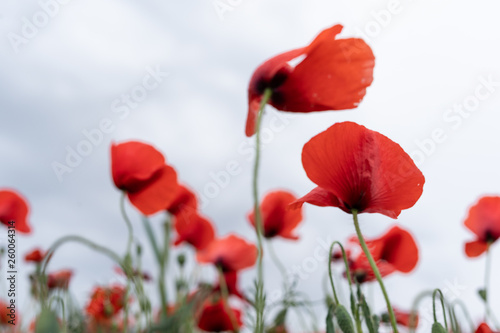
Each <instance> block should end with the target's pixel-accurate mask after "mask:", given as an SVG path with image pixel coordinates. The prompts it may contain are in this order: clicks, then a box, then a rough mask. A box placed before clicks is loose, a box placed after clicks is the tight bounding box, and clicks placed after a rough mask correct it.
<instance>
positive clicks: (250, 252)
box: [196, 235, 257, 272]
mask: <svg viewBox="0 0 500 333" xmlns="http://www.w3.org/2000/svg"><path fill="white" fill-rule="evenodd" d="M196 258H197V260H198V262H200V263H212V264H214V265H216V266H218V267H220V268H221V269H222V270H223V271H224V272H230V271H239V270H242V269H245V268H249V267H251V266H253V265H254V264H255V262H256V260H257V247H256V246H255V245H254V244H251V243H248V242H247V241H246V240H244V239H243V238H240V237H238V236H236V235H229V236H226V237H224V238H220V239H216V240H214V241H213V242H211V243H210V244H209V245H208V246H207V247H205V248H204V249H203V250H201V251H198V253H197V254H196Z"/></svg>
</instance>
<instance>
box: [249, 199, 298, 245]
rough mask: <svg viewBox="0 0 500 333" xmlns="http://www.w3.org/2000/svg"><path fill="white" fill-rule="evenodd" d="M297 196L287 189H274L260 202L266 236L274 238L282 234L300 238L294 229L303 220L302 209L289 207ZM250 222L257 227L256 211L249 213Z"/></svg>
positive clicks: (289, 237) (290, 237) (285, 236)
mask: <svg viewBox="0 0 500 333" xmlns="http://www.w3.org/2000/svg"><path fill="white" fill-rule="evenodd" d="M295 200H297V198H296V197H295V196H294V195H293V194H291V193H290V192H287V191H274V192H270V193H268V194H267V195H266V196H265V197H264V198H263V199H262V203H261V204H260V213H261V217H262V225H263V227H264V237H266V238H272V237H275V236H281V237H283V238H288V239H298V238H299V237H298V236H296V235H294V234H293V229H295V227H297V225H298V224H299V223H300V222H301V221H302V212H301V211H300V210H298V209H297V210H291V209H289V208H288V206H289V205H290V203H292V202H294V201H295ZM248 219H249V221H250V223H251V224H252V225H253V226H254V227H255V221H254V211H252V212H251V213H250V214H249V215H248Z"/></svg>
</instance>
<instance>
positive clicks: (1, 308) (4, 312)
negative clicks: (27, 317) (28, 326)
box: [0, 300, 11, 325]
mask: <svg viewBox="0 0 500 333" xmlns="http://www.w3.org/2000/svg"><path fill="white" fill-rule="evenodd" d="M8 307H9V305H8V304H7V303H6V302H4V301H2V300H0V325H7V324H8V323H9V320H11V318H10V317H9V309H8Z"/></svg>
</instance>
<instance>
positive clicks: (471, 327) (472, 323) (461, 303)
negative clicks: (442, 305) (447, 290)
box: [449, 299, 476, 332]
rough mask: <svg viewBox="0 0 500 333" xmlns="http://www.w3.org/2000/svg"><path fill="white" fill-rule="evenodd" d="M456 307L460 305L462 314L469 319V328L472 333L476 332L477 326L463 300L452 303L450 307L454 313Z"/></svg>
mask: <svg viewBox="0 0 500 333" xmlns="http://www.w3.org/2000/svg"><path fill="white" fill-rule="evenodd" d="M456 305H458V306H459V307H460V309H462V313H463V314H464V315H465V318H466V319H467V323H468V324H469V326H470V329H471V332H474V331H475V330H476V327H475V325H474V321H473V320H472V317H471V316H470V313H469V311H467V307H466V306H465V304H464V303H463V302H462V301H461V300H459V299H457V300H455V301H453V303H451V304H450V305H449V307H450V308H451V309H453V311H455V307H456Z"/></svg>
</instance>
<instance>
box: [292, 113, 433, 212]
mask: <svg viewBox="0 0 500 333" xmlns="http://www.w3.org/2000/svg"><path fill="white" fill-rule="evenodd" d="M302 164H303V166H304V170H305V171H306V174H307V176H308V177H309V179H311V180H312V181H313V182H314V183H316V184H317V185H318V187H316V188H315V189H313V190H312V191H311V192H309V193H308V194H306V195H305V196H304V197H302V198H300V199H299V200H297V201H296V202H295V203H293V204H292V207H295V208H297V207H300V206H302V204H303V203H304V202H308V203H310V204H313V205H316V206H333V207H338V208H340V209H342V210H343V211H345V212H347V213H350V212H351V211H352V209H356V210H357V211H358V212H359V213H380V214H383V215H387V216H389V217H391V218H397V217H398V215H399V214H400V213H401V210H403V209H407V208H410V207H412V206H413V205H414V204H415V203H416V202H417V200H418V199H419V198H420V196H421V195H422V190H423V185H424V182H425V179H424V176H423V175H422V172H420V170H419V169H418V168H417V167H416V166H415V163H413V160H412V159H411V158H410V156H408V154H406V153H405V152H404V150H403V149H402V148H401V147H400V146H399V145H398V144H397V143H395V142H393V141H391V140H390V139H389V138H387V137H386V136H384V135H382V134H380V133H378V132H375V131H372V130H369V129H367V128H366V127H364V126H361V125H358V124H356V123H352V122H343V123H337V124H335V125H333V126H331V127H330V128H328V129H327V130H326V131H324V132H322V133H320V134H318V135H316V136H315V137H313V138H312V139H311V140H309V142H307V143H306V144H305V145H304V148H303V150H302Z"/></svg>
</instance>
